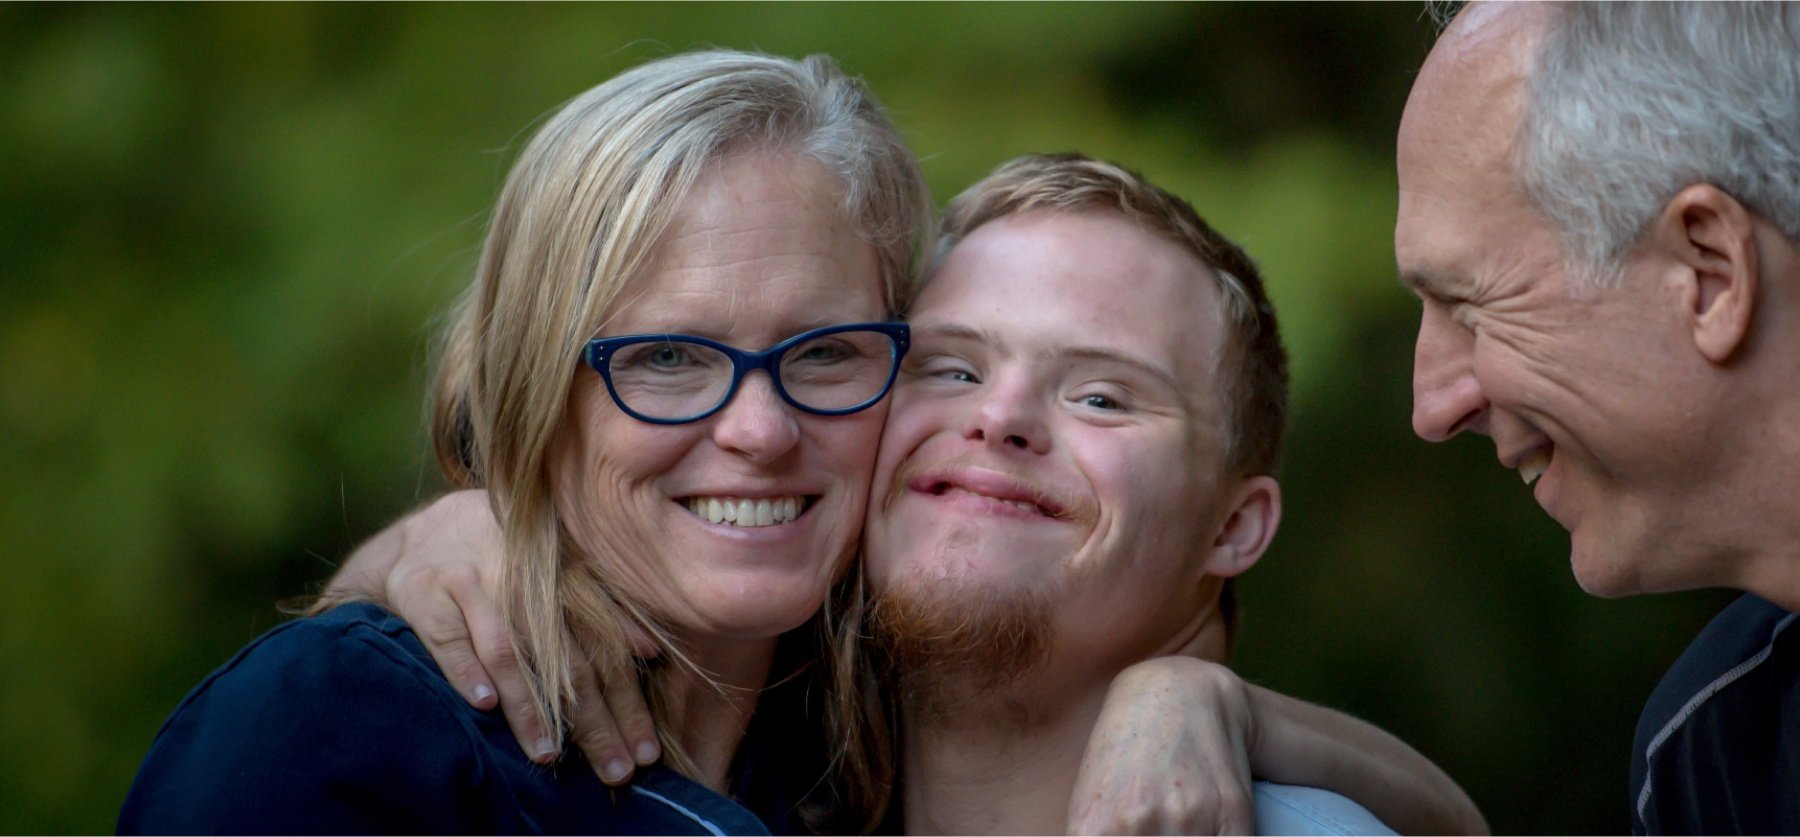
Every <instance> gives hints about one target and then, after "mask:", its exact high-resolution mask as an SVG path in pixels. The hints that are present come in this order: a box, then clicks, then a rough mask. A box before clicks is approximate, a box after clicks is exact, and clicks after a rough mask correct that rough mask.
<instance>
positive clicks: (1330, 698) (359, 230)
mask: <svg viewBox="0 0 1800 837" xmlns="http://www.w3.org/2000/svg"><path fill="white" fill-rule="evenodd" d="M1430 40H1431V30H1430V26H1429V24H1428V23H1426V22H1425V21H1424V20H1423V19H1422V16H1421V14H1420V9H1419V7H1417V6H1414V5H1411V4H1381V5H1338V4H1328V5H1248V6H1238V5H1200V6H1194V5H1177V4H1148V5H1090V4H1054V5H1036V4H1004V5H962V4H952V5H937V4H921V5H911V4H909V5H901V4H870V5H861V4H857V5H841V6H840V5H815V4H803V5H771V4H755V5H737V4H727V5H703V4H677V5H635V4H634V5H560V4H559V5H500V6H490V5H454V6H439V5H413V4H403V5H335V4H333V5H285V4H267V5H262V4H259V5H251V6H240V5H193V6H187V5H181V6H166V5H155V6H136V5H133V6H112V5H74V6H64V5H45V6H40V5H8V6H5V7H3V8H0V114H4V115H5V116H4V118H0V246H3V247H4V261H3V262H0V456H3V457H4V461H5V462H6V463H7V470H6V473H7V476H8V478H7V479H6V480H5V482H4V484H3V485H0V542H4V543H6V544H8V545H9V548H10V551H11V554H12V558H11V559H10V560H7V561H4V562H0V654H3V656H0V660H3V661H4V665H0V706H3V707H5V711H4V714H3V715H0V752H5V753H6V754H7V755H8V758H6V759H5V760H4V761H0V831H4V832H9V833H13V832H65V831H72V832H95V831H107V830H110V829H111V826H112V822H113V817H114V816H115V813H116V810H117V806H118V804H119V802H120V801H121V799H122V798H123V795H124V792H125V789H126V787H127V786H128V785H129V783H130V781H131V778H132V775H133V773H134V771H135V770H136V766H137V763H138V760H139V759H140V758H141V757H142V755H143V753H144V751H145V750H146V748H147V747H148V746H149V743H150V740H151V738H152V737H153V736H154V734H155V732H156V729H157V727H158V725H159V723H160V722H161V720H162V718H164V717H165V716H166V715H167V714H168V713H169V711H170V710H171V709H173V708H174V706H175V704H176V703H177V702H178V701H179V699H180V698H181V696H182V694H184V693H185V692H186V690H187V689H189V688H191V687H192V686H193V685H194V684H195V683H197V682H198V681H199V680H200V679H201V678H202V677H203V676H204V675H205V674H206V672H207V671H209V670H211V669H212V668H213V667H215V666H216V665H218V664H219V663H220V662H222V661H224V660H225V659H226V658H227V657H228V656H229V655H230V654H231V653H232V652H233V651H234V650H235V649H236V648H237V647H238V646H240V645H242V644H243V643H244V642H245V641H247V640H249V639H250V638H251V637H253V636H255V635H256V634H258V633H260V632H261V631H263V630H265V629H267V628H268V627H270V626H272V625H274V624H276V623H277V622H278V621H280V619H281V618H282V617H281V616H280V615H279V613H278V612H277V611H276V609H275V606H274V605H275V603H276V602H277V601H278V600H280V599H283V598H286V597H291V596H295V595H299V594H303V593H306V592H310V591H312V590H315V589H316V587H317V585H318V583H319V582H320V581H321V580H322V579H323V578H325V577H326V576H327V575H328V574H329V573H330V572H331V570H332V568H333V566H334V564H335V562H336V561H337V560H339V559H340V558H341V557H342V556H343V555H344V554H346V553H347V552H348V550H349V549H350V548H351V547H352V546H353V545H354V544H355V543H356V542H357V541H359V540H360V539H362V538H363V537H366V536H367V535H368V534H369V533H371V532H373V531H374V530H375V529H376V528H378V527H379V526H380V525H381V524H382V523H384V522H385V521H387V520H389V519H390V518H392V517H394V516H395V515H397V514H399V513H401V512H402V511H404V510H405V509H407V508H408V507H409V506H411V505H413V504H414V503H416V502H418V501H420V500H421V499H422V498H427V497H430V496H432V495H433V494H434V493H435V492H436V491H437V490H438V489H439V482H438V480H437V477H436V475H435V473H434V471H433V469H432V467H431V466H430V465H429V462H428V457H427V456H426V455H425V444H424V441H423V433H422V431H421V427H422V425H423V422H422V420H421V419H422V407H421V405H422V402H423V394H422V382H423V380H424V369H425V365H426V363H427V347H428V344H429V336H430V334H431V331H432V328H433V322H434V318H435V317H437V316H438V315H439V313H440V312H441V311H442V310H443V309H444V308H445V307H446V305H447V304H448V301H449V299H450V298H451V296H452V295H453V294H454V293H455V291H456V290H457V289H458V288H459V287H460V286H461V285H462V284H463V283H464V282H465V281H466V277H467V274H468V272H469V270H470V268H471V266H472V263H473V261H474V252H475V248H476V247H477V246H478V243H479V240H480V235H481V231H482V225H483V223H484V219H485V213H486V211H487V207H488V204H489V202H490V201H491V199H492V196H493V193H494V191H495V189H496V187H497V185H498V182H499V180H500V178H501V177H502V175H503V173H504V171H505V168H506V166H507V164H508V161H509V159H510V155H511V153H512V151H513V150H514V149H515V148H516V147H517V145H518V143H519V142H520V140H521V139H522V137H523V136H524V135H525V133H526V128H527V126H529V125H531V124H533V122H534V120H536V119H538V118H540V117H541V116H543V115H545V114H546V113H547V112H548V111H550V110H552V109H554V108H555V107H556V106H557V104H559V103H560V102H562V101H564V100H566V99H568V98H569V97H571V96H573V95H575V94H576V93H578V92H580V91H581V90H583V89H586V88H587V87H589V86H591V85H593V84H595V83H597V82H599V81H601V80H603V79H605V78H607V77H609V76H611V75H612V74H614V73H616V72H618V71H619V70H621V69H623V68H625V67H628V66H631V65H633V64H635V63H638V62H641V61H643V60H646V59H649V58H653V57H656V56H660V55H664V54H668V53H670V52H674V51H680V50H685V49H689V48H694V47H700V46H709V45H719V46H729V47H737V48H751V49H761V50H765V51H769V52H775V53H781V54H787V55H796V56H797V55H803V54H807V53H811V52H827V53H830V54H832V55H834V56H837V57H838V58H839V59H840V60H841V61H842V63H843V64H844V65H845V66H846V67H848V68H849V69H850V70H851V71H853V72H856V73H859V74H861V75H863V76H865V77H866V78H867V79H868V80H869V81H870V83H871V84H872V85H873V86H874V88H875V89H876V90H877V91H878V92H879V93H880V94H881V96H882V97H883V98H884V100H885V101H886V102H887V104H888V105H889V107H890V108H891V109H892V111H893V113H894V115H895V117H896V119H897V120H898V121H899V123H900V124H901V126H902V127H903V129H904V130H905V132H906V134H907V136H908V138H909V140H910V141H911V142H912V143H913V144H914V147H915V148H916V149H917V151H918V152H919V153H920V154H921V156H922V157H923V158H924V159H925V167H926V171H927V173H928V175H929V177H930V180H931V183H932V186H933V188H934V190H935V191H936V193H937V194H938V196H939V197H940V199H942V198H945V197H948V196H949V195H951V194H954V192H955V191H956V190H958V189H960V188H962V187H963V186H965V185H967V184H968V183H970V182H971V181H973V180H974V179H975V178H977V177H978V176H980V175H981V174H982V173H984V172H985V171H986V170H987V169H989V168H990V167H991V166H993V165H994V164H996V163H998V162H999V161H1001V160H1003V159H1005V158H1007V157H1010V156H1012V155H1014V154H1017V153H1021V152H1026V151H1057V150H1066V149H1081V150H1085V151H1088V152H1090V153H1093V154H1096V155H1099V156H1102V157H1106V158H1110V159H1113V160H1117V161H1120V162H1123V163H1126V164H1127V165H1130V166H1133V167H1135V168H1138V169H1140V170H1141V171H1143V172H1144V173H1146V174H1147V175H1149V176H1150V177H1151V178H1152V179H1154V180H1156V181H1158V182H1159V183H1161V184H1162V185H1165V186H1167V187H1170V188H1172V189H1174V190H1175V191H1177V192H1179V193H1182V194H1184V195H1186V196H1187V197H1189V198H1190V199H1192V200H1193V201H1194V203H1195V204H1196V205H1197V206H1198V207H1199V208H1200V210H1201V211H1202V212H1203V213H1205V214H1206V215H1208V217H1209V218H1210V219H1211V220H1212V221H1213V222H1214V223H1215V224H1216V225H1217V226H1218V227H1220V228H1221V229H1222V230H1224V231H1226V232H1227V233H1228V234H1230V235H1233V236H1235V237H1237V238H1238V239H1239V240H1240V241H1242V242H1243V243H1244V244H1245V245H1246V247H1247V248H1248V249H1249V250H1250V252H1251V253H1252V255H1254V256H1256V257H1258V258H1259V259H1260V260H1261V262H1262V264H1263V266H1264V269H1265V273H1266V275H1267V277H1268V279H1269V282H1270V286H1271V290H1272V293H1273V295H1274V297H1275V299H1276V302H1277V304H1278V306H1279V308H1280V310H1281V312H1282V317H1283V319H1284V321H1285V326H1286V334H1287V338H1288V341H1289V344H1290V346H1291V349H1292V352H1293V355H1294V385H1295V408H1296V409H1295V418H1294V432H1293V435H1292V442H1291V446H1290V452H1289V456H1288V460H1287V462H1288V464H1287V469H1286V472H1285V485H1286V490H1287V515H1286V523H1285V525H1284V527H1283V533H1282V536H1281V538H1280V539H1279V540H1278V541H1277V546H1276V548H1275V550H1274V551H1273V553H1272V554H1271V555H1269V556H1268V557H1267V558H1265V559H1264V561H1263V564H1262V566H1260V567H1259V568H1258V569H1257V570H1256V571H1255V572H1254V573H1252V574H1251V575H1250V576H1249V577H1247V578H1246V579H1245V582H1244V584H1243V597H1244V602H1245V612H1246V617H1247V621H1246V630H1245V634H1244V637H1243V640H1242V644H1241V646H1240V649H1239V663H1240V668H1241V669H1242V670H1243V671H1244V672H1246V673H1247V674H1248V675H1249V676H1251V677H1252V678H1253V679H1256V680H1258V681H1260V682H1263V683H1266V684H1268V685H1271V686H1274V687H1276V688H1280V689H1283V690H1285V691H1289V692H1292V693H1294V694H1297V695H1300V696H1302V697H1306V698H1310V699H1313V700H1319V701H1323V702H1325V703H1328V704H1331V705H1334V706H1338V707H1341V708H1344V709H1347V710H1349V711H1352V712H1354V713H1356V714H1359V715H1361V716H1363V717H1367V718H1370V719H1372V720H1374V721H1376V722H1378V723H1380V724H1383V725H1384V726H1386V727H1388V728H1389V729H1391V730H1393V731H1395V732H1397V733H1399V734H1400V735H1402V736H1403V737H1405V738H1407V739H1408V740H1410V741H1412V742H1413V743H1414V744H1415V745H1416V746H1418V747H1419V748H1420V749H1421V750H1423V751H1424V752H1425V753H1427V754H1428V755H1430V756H1432V757H1433V758H1435V759H1437V760H1438V761H1439V762H1440V763H1441V764H1443V765H1444V766H1445V767H1446V768H1447V769H1448V770H1449V771H1450V773H1451V774H1452V775H1454V776H1455V777H1456V778H1458V779H1459V780H1460V781H1461V782H1462V783H1463V784H1464V785H1465V787H1467V788H1468V789H1469V790H1470V792H1471V793H1472V794H1473V795H1474V797H1475V798H1476V800H1477V801H1478V802H1479V803H1480V804H1481V805H1482V807H1483V809H1484V810H1485V811H1486V812H1487V814H1488V817H1489V819H1490V822H1491V823H1492V824H1493V826H1494V827H1495V828H1497V829H1498V830H1500V831H1503V832H1564V833H1571V832H1572V833H1585V832H1623V831H1625V830H1626V829H1627V827H1628V820H1627V819H1626V812H1627V808H1626V789H1625V774H1626V765H1627V748H1628V744H1629V741H1630V734H1631V728H1632V724H1633V723H1634V720H1635V717H1636V714H1637V711H1638V708H1639V707H1640V706H1641V703H1642V700H1643V698H1644V697H1645V695H1646V694H1647V692H1648V690H1649V688H1650V686H1651V684H1652V683H1653V682H1654V680H1655V678H1656V677H1657V675H1658V674H1659V673H1660V672H1661V670H1662V669H1663V667H1664V666H1666V665H1667V664H1668V662H1669V661H1670V660H1672V659H1673V657H1674V655H1675V654H1676V653H1678V652H1679V650H1680V648H1681V647H1682V645H1683V644H1684V643H1685V641H1686V639H1687V638H1688V637H1690V636H1691V634H1692V633H1693V632H1694V631H1695V630H1697V628H1698V627H1699V625H1700V624H1701V623H1702V622H1703V621H1704V619H1705V618H1707V617H1708V616H1709V615H1710V613H1711V612H1712V611H1713V610H1714V609H1716V608H1717V607H1718V606H1719V604H1720V603H1721V602H1722V601H1723V598H1722V597H1721V595H1719V594H1693V595H1688V596H1680V597H1661V598H1657V599H1651V600H1641V601H1626V602H1599V601H1596V600H1594V599H1591V598H1589V597H1586V596H1584V595H1583V594H1582V593H1581V592H1580V591H1579V590H1578V589H1577V588H1576V587H1575V585H1574V584H1573V582H1572V579H1571V578H1570V576H1569V572H1568V569H1567V566H1566V558H1565V557H1564V556H1565V555H1566V554H1567V547H1566V542H1565V539H1564V537H1563V535H1562V534H1561V533H1560V532H1559V531H1558V530H1557V529H1556V527H1555V526H1554V524H1552V523H1551V522H1550V521H1548V520H1547V519H1546V518H1545V517H1544V516H1543V515H1542V514H1541V513H1540V512H1539V511H1538V510H1537V509H1536V508H1535V507H1534V506H1533V505H1532V503H1531V501H1530V499H1529V497H1528V496H1527V494H1526V493H1525V491H1524V490H1522V489H1521V487H1520V486H1519V485H1517V484H1516V483H1515V482H1513V480H1514V479H1515V478H1514V476H1513V475H1512V474H1511V473H1509V472H1506V471H1504V470H1502V469H1500V468H1498V467H1496V465H1495V463H1494V461H1493V457H1492V452H1491V448H1490V446H1488V445H1487V444H1486V443H1485V442H1480V441H1469V440H1462V441H1459V442H1457V443H1453V444H1450V445H1447V446H1444V447H1442V448H1431V447H1428V446H1426V445H1425V444H1423V443H1421V442H1419V441H1418V440H1417V439H1415V438H1414V437H1413V436H1412V435H1411V433H1410V431H1409V429H1408V428H1409V425H1408V415H1409V409H1410V405H1409V396H1410V391H1409V384H1408V375H1409V369H1410V350H1411V343H1410V340H1411V335H1412V331H1411V330H1412V328H1413V327H1414V324H1415V319H1414V318H1415V317H1416V308H1415V305H1414V303H1413V302H1411V301H1410V300H1409V298H1408V297H1407V296H1406V295H1405V294H1404V293H1403V292H1402V291H1401V289H1400V288H1399V286H1398V285H1397V283H1396V282H1395V281H1394V280H1393V278H1392V273H1393V271H1392V255H1391V249H1390V244H1389V242H1390V236H1391V224H1392V219H1393V214H1394V184H1393V175H1392V163H1391V161H1392V134H1393V129H1394V126H1395V125H1396V124H1397V121H1398V116H1399V112H1400V107H1401V105H1402V103H1403V102H1404V100H1405V95H1406V90H1407V87H1408V84H1409V81H1410V78H1411V73H1412V71H1413V70H1414V69H1415V68H1416V67H1417V66H1418V63H1419V61H1420V59H1422V57H1423V56H1424V54H1425V52H1426V50H1427V49H1428V47H1429V44H1430Z"/></svg>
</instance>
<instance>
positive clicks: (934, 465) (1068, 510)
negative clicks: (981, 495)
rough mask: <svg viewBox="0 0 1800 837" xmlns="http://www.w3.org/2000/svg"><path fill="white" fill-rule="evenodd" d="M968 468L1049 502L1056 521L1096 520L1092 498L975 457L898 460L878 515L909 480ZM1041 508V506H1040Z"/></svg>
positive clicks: (903, 488)
mask: <svg viewBox="0 0 1800 837" xmlns="http://www.w3.org/2000/svg"><path fill="white" fill-rule="evenodd" d="M969 468H982V469H985V470H988V471H993V472H995V473H998V474H1002V475H1004V476H1005V477H1006V478H1007V479H1010V480H1012V481H1013V482H1016V483H1018V484H1019V486H1020V487H1022V488H1024V489H1025V490H1026V491H1027V492H1029V493H1031V494H1033V495H1035V496H1038V497H1042V498H1044V499H1046V500H1048V501H1050V502H1051V503H1052V504H1053V505H1054V506H1055V507H1056V508H1057V512H1056V514H1055V515H1054V516H1055V517H1056V519H1058V520H1063V521H1067V522H1070V523H1076V524H1080V525H1083V526H1088V525H1092V524H1093V523H1094V521H1095V520H1096V519H1097V518H1098V517H1099V516H1100V512H1099V509H1098V508H1096V506H1095V503H1094V501H1093V499H1092V498H1090V497H1088V496H1086V495H1084V494H1078V493H1076V492H1073V491H1070V490H1068V489H1065V488H1063V487H1061V486H1058V485H1054V484H1051V483H1047V482H1045V481H1043V480H1041V479H1038V478H1036V477H1034V476H1032V475H1031V474H1028V473H1026V472H1025V471H1023V470H1020V469H1018V468H1014V467H1011V466H1009V465H1007V464H1005V463H1003V462H995V461H993V460H992V459H991V458H989V457H982V456H977V455H975V454H969V453H964V454H958V455H956V456H953V457H950V458H949V459H942V460H936V461H931V462H926V461H924V460H922V459H920V458H919V457H917V456H914V455H910V454H909V455H908V456H907V457H906V458H905V459H903V460H901V462H900V467H898V468H895V469H894V478H893V480H892V481H890V482H889V483H888V487H887V488H888V491H887V497H886V498H884V499H883V500H882V503H881V511H882V513H883V514H886V513H887V511H888V509H889V507H891V506H892V505H893V504H894V500H895V499H897V498H898V497H899V496H900V494H901V492H904V491H906V490H907V484H908V483H910V482H912V481H913V479H915V478H917V477H919V476H921V475H924V474H930V473H936V472H944V471H949V472H956V471H961V470H965V469H969ZM1040 505H1041V504H1040Z"/></svg>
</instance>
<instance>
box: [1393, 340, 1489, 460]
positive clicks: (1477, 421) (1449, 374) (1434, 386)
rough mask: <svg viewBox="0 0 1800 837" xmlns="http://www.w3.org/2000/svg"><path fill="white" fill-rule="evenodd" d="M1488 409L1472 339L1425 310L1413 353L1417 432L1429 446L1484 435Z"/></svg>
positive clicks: (1415, 431) (1413, 420)
mask: <svg viewBox="0 0 1800 837" xmlns="http://www.w3.org/2000/svg"><path fill="white" fill-rule="evenodd" d="M1488 407H1489V404H1488V400H1487V394H1486V393H1484V392H1482V389H1481V382H1480V381H1477V380H1476V379H1475V353H1474V338H1473V335H1471V334H1469V333H1468V332H1467V331H1465V330H1463V329H1462V328H1460V327H1458V326H1456V325H1454V324H1452V323H1448V322H1444V321H1442V319H1441V317H1440V316H1438V315H1434V314H1433V313H1431V312H1430V311H1427V312H1426V314H1425V315H1424V317H1422V318H1421V319H1420V321H1419V340H1418V344H1417V346H1415V348H1414V351H1413V414H1412V422H1413V432H1414V433H1417V434H1419V438H1421V439H1424V440H1425V441H1427V442H1442V441H1444V440H1445V439H1448V438H1450V437H1452V436H1455V435H1456V434H1458V433H1461V432H1462V431H1464V430H1474V431H1476V432H1481V430H1482V427H1483V419H1484V417H1485V416H1486V415H1487V410H1488Z"/></svg>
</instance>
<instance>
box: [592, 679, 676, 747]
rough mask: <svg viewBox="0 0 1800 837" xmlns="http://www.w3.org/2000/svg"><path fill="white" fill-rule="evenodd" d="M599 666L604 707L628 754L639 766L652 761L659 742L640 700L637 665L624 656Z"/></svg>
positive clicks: (647, 710) (641, 698)
mask: <svg viewBox="0 0 1800 837" xmlns="http://www.w3.org/2000/svg"><path fill="white" fill-rule="evenodd" d="M599 668H600V669H601V675H602V676H603V677H604V678H605V683H603V684H602V688H603V691H604V693H605V695H606V705H607V708H609V709H611V710H612V718H613V720H614V721H615V722H616V723H617V724H618V725H619V730H620V732H621V733H622V735H623V736H624V739H625V742H626V744H627V745H629V746H630V748H631V755H632V757H633V758H635V759H636V760H637V763H638V764H640V765H650V764H655V763H656V760H657V759H660V758H662V745H661V744H660V743H658V742H657V740H656V719H655V718H654V717H652V716H651V715H650V705H649V703H648V702H647V701H646V700H645V699H644V690H643V686H642V684H640V683H639V681H638V671H637V666H635V665H633V664H632V663H631V661H630V660H629V659H626V660H616V661H615V662H614V664H612V665H606V666H601V667H599Z"/></svg>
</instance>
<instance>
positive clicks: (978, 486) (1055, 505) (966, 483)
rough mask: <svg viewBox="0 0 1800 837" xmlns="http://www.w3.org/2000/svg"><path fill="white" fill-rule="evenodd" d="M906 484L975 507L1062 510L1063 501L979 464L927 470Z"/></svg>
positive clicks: (1025, 512)
mask: <svg viewBox="0 0 1800 837" xmlns="http://www.w3.org/2000/svg"><path fill="white" fill-rule="evenodd" d="M906 487H907V488H908V489H910V490H912V491H916V492H918V493H921V494H926V495H929V496H932V497H945V498H949V499H951V500H952V501H956V502H959V503H960V504H963V505H965V506H966V507H969V508H972V509H976V510H984V511H991V512H997V513H1013V514H1019V515H1022V516H1031V517H1045V518H1061V517H1062V516H1063V514H1064V512H1065V511H1066V507H1065V505H1064V504H1063V503H1062V502H1061V501H1059V500H1057V499H1056V498H1054V497H1052V496H1050V494H1049V492H1047V491H1043V490H1040V489H1037V488H1034V487H1032V486H1030V485H1028V484H1026V483H1024V482H1022V481H1020V480H1017V479H1014V478H1013V477H1010V476H1007V475H1006V474H1003V473H1000V472H997V471H989V470H985V469H979V468H965V469H953V470H947V471H928V472H926V473H922V474H919V475H917V476H914V477H913V478H911V479H909V480H907V481H906ZM971 504H972V505H971Z"/></svg>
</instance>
